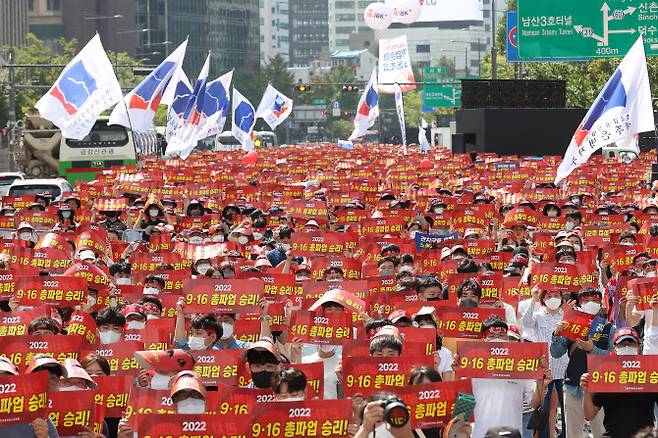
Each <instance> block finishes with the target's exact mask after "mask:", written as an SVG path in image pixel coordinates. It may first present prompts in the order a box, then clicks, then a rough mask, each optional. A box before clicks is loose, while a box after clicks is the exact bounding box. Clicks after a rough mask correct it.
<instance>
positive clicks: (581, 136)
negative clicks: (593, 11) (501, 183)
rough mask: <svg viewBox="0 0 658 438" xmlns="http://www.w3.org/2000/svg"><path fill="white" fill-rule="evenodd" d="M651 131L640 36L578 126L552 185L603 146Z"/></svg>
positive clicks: (642, 44)
mask: <svg viewBox="0 0 658 438" xmlns="http://www.w3.org/2000/svg"><path fill="white" fill-rule="evenodd" d="M655 129H656V127H655V124H654V119H653V108H652V105H651V89H650V87H649V74H648V71H647V59H646V55H645V53H644V42H643V40H642V36H640V37H639V38H638V40H637V41H636V42H635V44H633V46H632V47H631V48H630V50H629V51H628V53H627V54H626V56H625V57H624V59H623V60H622V61H621V63H620V64H619V66H618V67H617V69H616V70H615V72H614V73H613V74H612V76H611V77H610V79H609V80H608V82H607V83H606V84H605V86H604V87H603V90H601V92H600V93H599V95H598V97H597V98H596V100H595V101H594V103H593V104H592V106H591V107H590V109H589V111H587V114H586V115H585V118H584V119H583V121H582V122H581V123H580V126H578V129H577V130H576V132H575V133H574V135H573V137H572V139H571V142H570V143H569V147H568V148H567V152H566V153H565V154H564V160H563V161H562V164H560V167H559V168H558V170H557V175H556V177H555V184H558V183H559V182H560V181H562V180H563V179H564V178H566V177H567V176H569V174H571V172H573V170H574V169H576V168H577V167H578V166H580V165H581V164H583V163H585V162H586V161H587V160H588V159H589V157H590V156H591V155H592V154H593V153H594V152H596V151H597V150H599V149H601V148H602V147H603V146H606V145H609V144H612V143H618V144H629V143H631V140H633V139H634V138H636V137H637V135H638V134H639V133H641V132H647V131H655Z"/></svg>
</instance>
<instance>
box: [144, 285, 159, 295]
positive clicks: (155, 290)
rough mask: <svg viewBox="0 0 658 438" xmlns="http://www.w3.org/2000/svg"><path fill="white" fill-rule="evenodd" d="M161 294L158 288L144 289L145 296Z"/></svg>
mask: <svg viewBox="0 0 658 438" xmlns="http://www.w3.org/2000/svg"><path fill="white" fill-rule="evenodd" d="M159 293H160V289H158V288H157V287H150V286H149V287H145V288H144V295H157V294H159Z"/></svg>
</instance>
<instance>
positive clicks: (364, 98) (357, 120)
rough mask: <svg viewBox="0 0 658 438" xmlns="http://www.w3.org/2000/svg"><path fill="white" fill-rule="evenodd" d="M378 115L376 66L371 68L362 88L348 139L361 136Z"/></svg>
mask: <svg viewBox="0 0 658 438" xmlns="http://www.w3.org/2000/svg"><path fill="white" fill-rule="evenodd" d="M377 117H379V95H378V94H377V68H374V69H373V70H372V75H371V76H370V80H369V81H368V85H366V89H365V90H363V94H362V95H361V99H359V105H358V106H357V109H356V117H354V131H352V135H350V137H349V140H354V139H357V138H359V137H363V136H364V135H365V134H366V132H367V131H368V129H370V127H371V126H372V125H374V124H375V121H376V120H377Z"/></svg>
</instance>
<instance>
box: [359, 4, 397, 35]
mask: <svg viewBox="0 0 658 438" xmlns="http://www.w3.org/2000/svg"><path fill="white" fill-rule="evenodd" d="M363 19H364V20H365V21H366V24H367V25H368V27H370V28H371V29H374V30H384V29H387V28H388V26H390V25H391V21H393V17H392V16H391V11H390V10H389V8H388V7H387V6H386V5H385V4H384V3H378V2H375V3H370V4H369V5H368V6H367V7H366V10H365V11H363Z"/></svg>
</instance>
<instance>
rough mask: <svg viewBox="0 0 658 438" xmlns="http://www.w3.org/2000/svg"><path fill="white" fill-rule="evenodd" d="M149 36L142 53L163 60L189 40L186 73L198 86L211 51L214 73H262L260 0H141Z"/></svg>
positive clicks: (142, 19) (155, 60)
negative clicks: (231, 70)
mask: <svg viewBox="0 0 658 438" xmlns="http://www.w3.org/2000/svg"><path fill="white" fill-rule="evenodd" d="M136 1H137V23H138V26H139V27H140V28H142V29H151V31H149V32H145V35H144V36H143V37H142V38H141V40H140V53H142V54H144V55H145V56H147V57H149V58H150V60H151V62H152V63H154V64H155V63H158V62H160V61H162V60H163V59H164V58H165V57H166V56H167V55H168V54H169V53H171V51H172V50H174V49H175V48H176V47H177V46H178V44H180V43H181V42H183V40H185V38H189V39H188V44H187V54H186V56H185V71H186V72H187V73H188V76H190V79H191V80H192V81H193V80H194V79H195V78H196V75H197V73H198V72H199V70H200V69H201V66H202V65H203V62H204V61H205V59H206V56H207V55H208V52H209V51H212V56H211V66H210V68H211V74H219V73H222V72H224V71H226V70H229V69H232V68H248V69H257V68H258V65H259V58H260V38H259V34H260V29H259V22H258V12H259V11H258V8H259V4H258V0H241V1H235V0H184V1H182V0H136Z"/></svg>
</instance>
